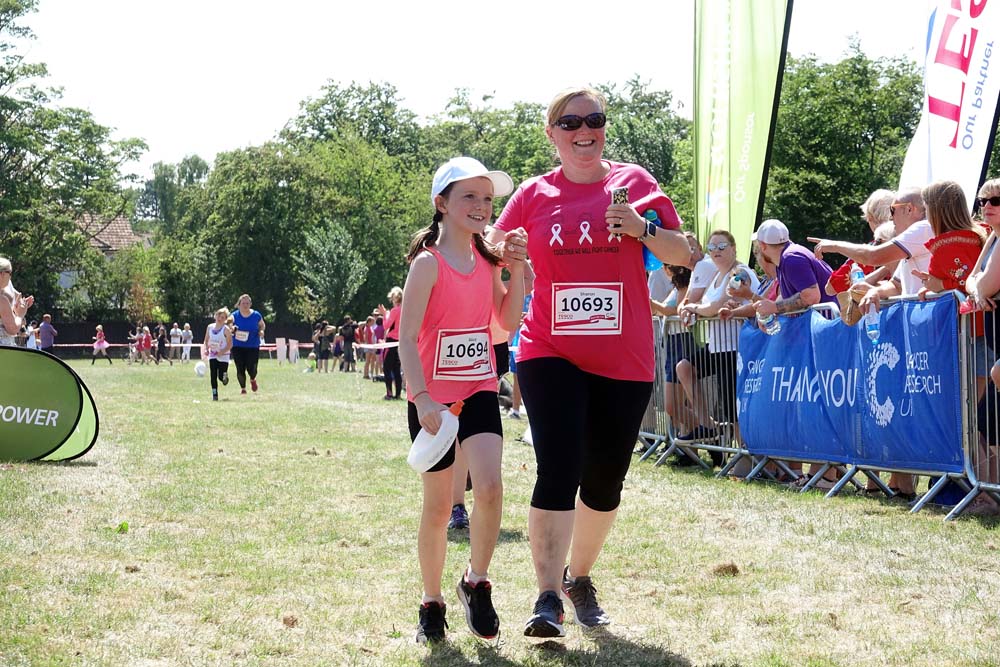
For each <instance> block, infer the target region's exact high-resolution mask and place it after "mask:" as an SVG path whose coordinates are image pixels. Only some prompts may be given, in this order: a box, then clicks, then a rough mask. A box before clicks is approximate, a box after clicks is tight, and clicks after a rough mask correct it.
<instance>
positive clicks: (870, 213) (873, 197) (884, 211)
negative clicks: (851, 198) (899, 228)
mask: <svg viewBox="0 0 1000 667" xmlns="http://www.w3.org/2000/svg"><path fill="white" fill-rule="evenodd" d="M895 200H896V193H895V192H893V191H892V190H884V189H883V190H876V191H875V192H873V193H871V194H870V195H868V199H866V200H865V203H864V204H862V205H861V213H862V214H863V215H864V216H865V220H867V219H868V218H873V219H874V220H875V222H876V223H877V224H879V225H881V224H882V223H883V222H887V221H889V220H892V212H891V211H890V210H889V208H890V207H891V206H892V202H894V201H895Z"/></svg>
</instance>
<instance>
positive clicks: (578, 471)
mask: <svg viewBox="0 0 1000 667" xmlns="http://www.w3.org/2000/svg"><path fill="white" fill-rule="evenodd" d="M517 380H518V382H519V383H520V386H521V397H522V398H523V399H524V406H525V407H526V408H527V410H528V417H529V418H530V419H531V437H532V441H533V443H534V448H535V460H536V462H537V465H538V470H537V473H536V475H537V476H536V478H535V490H534V492H533V493H532V495H531V506H532V507H537V508H538V509H543V510H552V511H556V512H559V511H568V510H572V509H574V507H575V505H576V494H577V490H579V492H580V501H581V502H583V504H584V505H586V506H587V507H589V508H590V509H593V510H596V511H598V512H610V511H612V510H614V509H616V508H617V507H618V505H619V504H620V503H621V492H622V484H623V482H624V481H625V474H626V473H627V472H628V468H629V465H630V464H631V462H632V451H633V450H634V449H635V443H636V440H637V439H638V437H639V427H640V426H641V425H642V417H643V415H644V414H645V412H646V407H647V406H648V405H649V397H650V396H651V395H652V392H653V383H652V382H636V381H631V380H613V379H611V378H607V377H603V376H601V375H594V374H592V373H587V372H585V371H582V370H580V369H579V368H577V367H576V366H575V365H573V364H572V363H570V362H569V361H567V360H565V359H560V358H557V357H543V358H540V359H528V360H526V361H519V362H517Z"/></svg>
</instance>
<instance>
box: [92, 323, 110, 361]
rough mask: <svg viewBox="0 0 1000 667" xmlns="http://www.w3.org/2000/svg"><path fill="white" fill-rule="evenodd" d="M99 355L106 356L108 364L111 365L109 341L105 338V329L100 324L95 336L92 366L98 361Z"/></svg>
mask: <svg viewBox="0 0 1000 667" xmlns="http://www.w3.org/2000/svg"><path fill="white" fill-rule="evenodd" d="M99 354H102V355H104V358H105V359H107V360H108V363H109V364H110V363H111V357H109V356H108V341H107V339H105V338H104V327H103V326H102V325H100V324H98V325H97V333H96V334H95V335H94V356H93V358H91V360H90V365H91V366H93V365H94V362H95V361H97V355H99Z"/></svg>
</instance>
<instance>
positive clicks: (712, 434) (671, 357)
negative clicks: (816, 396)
mask: <svg viewBox="0 0 1000 667" xmlns="http://www.w3.org/2000/svg"><path fill="white" fill-rule="evenodd" d="M742 325H743V320H741V319H731V320H729V321H728V322H723V321H721V320H719V319H718V318H717V317H712V318H699V319H698V320H696V321H695V322H694V323H693V324H692V325H691V326H690V327H686V326H684V324H683V323H682V322H681V320H680V318H679V317H677V316H672V317H666V318H664V317H654V318H653V331H654V339H655V357H656V368H657V373H656V377H655V380H654V383H653V396H652V398H651V399H650V403H649V406H648V408H647V410H646V415H645V417H644V419H643V423H642V427H641V430H640V433H639V441H640V449H639V454H640V456H639V460H640V461H645V460H646V459H649V458H651V457H652V456H654V455H657V459H656V465H657V466H660V465H663V464H664V463H665V462H666V461H667V459H668V458H670V457H671V456H673V455H675V454H676V455H678V456H684V457H687V458H689V459H690V460H691V461H692V462H694V463H696V464H698V465H699V466H701V467H702V468H703V469H705V470H712V469H713V467H712V466H710V465H709V464H708V463H706V462H705V461H704V460H703V459H702V458H701V456H699V454H698V450H705V451H707V452H709V453H710V454H711V455H712V457H713V460H717V461H719V462H720V463H721V464H722V466H721V467H722V470H721V471H720V472H719V473H718V475H719V476H725V475H728V474H729V473H730V472H731V471H732V470H733V469H734V468H735V467H736V466H737V465H738V464H739V462H740V460H741V459H743V458H744V457H747V456H749V454H750V453H749V452H748V451H747V450H746V448H745V447H744V446H743V444H742V442H741V441H740V439H739V428H738V426H737V423H736V350H737V343H738V340H739V329H740V327H741V326H742ZM682 360H687V361H688V362H689V363H690V367H691V373H692V376H693V377H691V380H690V381H688V383H687V386H686V387H685V386H684V384H683V383H682V381H681V378H680V377H678V372H677V370H676V366H677V364H678V363H679V362H681V361H682ZM667 363H671V364H672V365H673V367H674V369H675V370H674V376H675V377H674V381H673V382H670V383H668V382H667V381H666V377H665V375H664V371H665V367H666V365H667ZM668 389H669V391H670V396H669V397H668V393H667V392H668ZM689 395H690V399H689V398H688V396H689ZM668 400H669V401H670V402H671V405H669V406H668ZM689 435H691V436H692V437H686V436H689Z"/></svg>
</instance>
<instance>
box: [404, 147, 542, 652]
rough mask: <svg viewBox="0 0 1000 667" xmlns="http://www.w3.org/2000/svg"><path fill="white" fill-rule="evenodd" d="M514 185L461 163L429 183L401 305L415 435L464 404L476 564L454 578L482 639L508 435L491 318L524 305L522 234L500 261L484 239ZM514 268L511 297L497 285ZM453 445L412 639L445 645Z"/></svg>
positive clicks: (439, 480) (433, 429)
mask: <svg viewBox="0 0 1000 667" xmlns="http://www.w3.org/2000/svg"><path fill="white" fill-rule="evenodd" d="M513 188H514V184H513V181H511V178H510V176H508V175H507V174H505V173H503V172H499V171H488V170H487V169H486V167H484V166H483V165H482V164H480V163H479V162H478V161H476V160H473V159H472V158H465V157H460V158H454V159H452V160H449V161H448V162H446V163H445V164H444V165H442V166H441V167H440V168H439V169H438V170H437V173H435V175H434V182H433V186H432V188H431V201H432V202H433V204H434V208H435V213H434V219H433V222H432V223H431V225H430V226H429V227H427V228H425V229H423V230H421V231H420V232H418V233H417V234H416V236H415V237H414V239H413V242H412V243H411V245H410V251H409V254H408V257H407V259H408V260H409V262H410V271H409V275H408V276H407V279H406V287H405V289H404V292H403V298H402V299H401V301H402V302H403V303H405V304H406V308H405V309H404V310H403V312H402V314H401V318H400V325H399V332H400V338H399V357H400V360H401V362H402V366H403V372H404V375H405V377H406V385H407V398H408V404H407V419H408V422H409V428H410V437H411V438H412V439H416V437H417V434H418V433H419V432H420V429H421V427H423V428H425V429H427V431H428V432H430V433H437V430H438V428H439V427H440V426H441V414H440V413H441V411H442V410H444V409H445V406H446V405H450V404H452V403H455V402H457V401H459V400H461V401H463V402H464V404H465V405H464V407H463V409H462V413H461V415H459V428H458V439H457V443H458V446H460V447H461V448H462V451H463V453H464V454H465V457H466V459H467V461H468V464H469V471H470V473H471V475H472V488H473V495H474V498H475V507H474V509H473V512H472V517H471V519H470V524H471V529H470V536H471V557H470V561H469V565H468V567H466V569H465V571H464V572H463V573H462V576H461V577H460V578H459V581H458V586H457V592H458V600H459V602H460V603H461V604H462V606H463V607H464V609H465V619H466V622H467V623H468V625H469V628H470V629H471V630H472V633H473V634H474V635H476V636H477V637H481V638H484V639H492V638H494V637H496V636H497V634H498V633H499V628H500V621H499V619H498V618H497V614H496V611H495V610H494V608H493V601H492V586H491V583H490V579H489V577H488V572H487V570H488V568H489V564H490V561H491V559H492V558H493V551H494V549H495V547H496V542H497V537H498V535H499V532H500V514H501V509H502V496H503V484H502V482H501V479H500V464H501V454H502V448H503V429H502V427H501V423H500V406H499V403H498V402H497V378H496V360H495V359H494V355H493V345H492V341H491V340H490V318H491V317H492V316H493V314H494V313H496V315H497V319H498V320H499V321H500V322H501V324H503V325H504V328H505V329H507V330H510V329H514V328H516V327H517V325H518V324H519V322H520V317H521V302H522V301H523V299H524V257H525V248H526V245H527V240H526V236H525V234H524V233H523V230H514V231H512V232H511V233H510V234H508V236H507V242H506V243H505V245H504V254H503V257H502V258H501V257H500V256H498V255H497V254H496V252H495V250H494V249H493V248H492V247H491V246H488V245H487V244H486V242H485V241H484V240H483V237H482V233H483V230H484V229H485V227H486V224H487V223H488V222H489V221H490V218H491V217H492V215H493V198H494V197H495V196H497V197H500V196H505V195H508V194H510V192H511V191H512V190H513ZM501 259H502V260H503V261H504V262H506V263H507V265H508V269H509V271H510V274H511V281H510V285H511V287H510V289H509V290H507V289H506V288H504V286H503V283H502V282H501V280H500V268H499V266H498V265H499V263H500V262H501ZM454 461H455V444H454V443H453V444H452V446H451V449H449V451H448V452H447V453H446V454H445V455H444V457H443V458H442V459H441V460H440V461H439V462H438V463H437V464H436V465H434V466H433V467H431V468H430V470H428V471H427V472H425V473H423V474H422V478H423V509H422V514H421V519H420V529H419V533H418V536H417V551H418V556H419V559H420V574H421V578H422V580H423V586H424V594H423V599H422V600H421V604H420V610H419V625H418V628H417V641H418V642H421V643H423V642H428V641H432V642H434V641H441V640H443V639H444V638H445V627H446V622H445V602H444V596H443V595H442V592H441V578H442V573H443V570H444V564H445V551H446V549H447V546H448V533H447V525H448V519H449V516H450V513H451V505H452V503H451V496H452V473H453V470H452V468H453V463H454Z"/></svg>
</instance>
